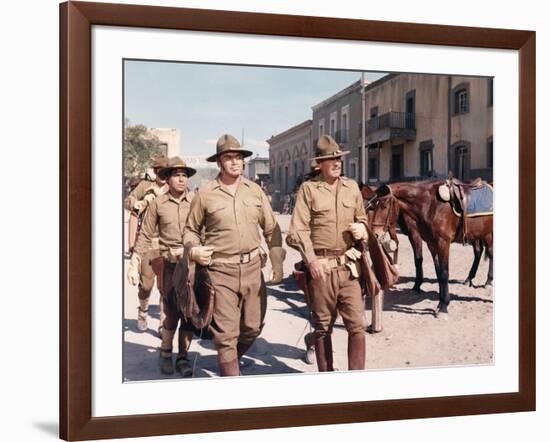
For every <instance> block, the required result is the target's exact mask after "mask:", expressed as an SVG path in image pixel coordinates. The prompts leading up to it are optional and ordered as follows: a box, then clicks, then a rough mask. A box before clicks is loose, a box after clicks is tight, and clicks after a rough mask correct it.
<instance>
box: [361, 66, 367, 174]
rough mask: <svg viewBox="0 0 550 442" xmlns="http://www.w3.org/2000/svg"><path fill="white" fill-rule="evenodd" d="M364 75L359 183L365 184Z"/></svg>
mask: <svg viewBox="0 0 550 442" xmlns="http://www.w3.org/2000/svg"><path fill="white" fill-rule="evenodd" d="M365 116H366V115H365V73H364V72H361V150H360V154H361V182H362V183H363V184H367V179H368V177H367V167H366V161H367V160H366V158H367V155H366V150H367V149H366V146H365V143H366V139H365V129H366V128H365V125H366V124H365V123H366V118H365Z"/></svg>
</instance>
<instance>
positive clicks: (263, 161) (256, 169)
mask: <svg viewBox="0 0 550 442" xmlns="http://www.w3.org/2000/svg"><path fill="white" fill-rule="evenodd" d="M244 176H246V177H247V178H248V179H249V180H252V181H256V182H258V183H259V184H260V185H261V186H262V187H265V186H267V185H268V184H269V181H270V179H269V176H270V172H269V158H268V157H261V156H259V155H258V154H256V156H255V157H251V158H250V159H247V161H246V163H245V166H244Z"/></svg>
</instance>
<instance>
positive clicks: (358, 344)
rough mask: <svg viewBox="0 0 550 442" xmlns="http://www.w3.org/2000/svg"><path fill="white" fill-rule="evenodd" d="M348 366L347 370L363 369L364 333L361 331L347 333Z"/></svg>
mask: <svg viewBox="0 0 550 442" xmlns="http://www.w3.org/2000/svg"><path fill="white" fill-rule="evenodd" d="M348 368H349V370H364V369H365V335H364V334H363V333H355V334H353V335H348Z"/></svg>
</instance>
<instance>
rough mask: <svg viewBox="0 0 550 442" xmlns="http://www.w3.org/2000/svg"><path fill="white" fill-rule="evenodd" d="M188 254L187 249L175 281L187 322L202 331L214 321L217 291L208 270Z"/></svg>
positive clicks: (175, 274) (180, 305) (175, 271)
mask: <svg viewBox="0 0 550 442" xmlns="http://www.w3.org/2000/svg"><path fill="white" fill-rule="evenodd" d="M188 252H189V251H188V249H187V248H185V251H184V254H183V257H182V259H180V260H179V261H178V264H177V265H176V269H175V270H174V279H173V281H174V287H175V289H176V294H177V298H178V306H179V310H180V312H181V313H182V315H183V317H184V319H185V320H186V321H189V322H191V324H192V325H193V326H194V327H195V328H196V329H197V330H200V329H203V328H205V327H207V326H208V325H209V324H210V322H211V321H212V314H213V311H214V300H215V290H214V286H213V285H212V282H211V280H210V275H209V274H208V268H207V267H203V266H201V265H198V264H196V263H195V262H194V261H192V260H191V259H190V258H189V253H188Z"/></svg>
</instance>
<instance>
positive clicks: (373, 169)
mask: <svg viewBox="0 0 550 442" xmlns="http://www.w3.org/2000/svg"><path fill="white" fill-rule="evenodd" d="M369 179H371V180H378V158H369Z"/></svg>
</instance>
